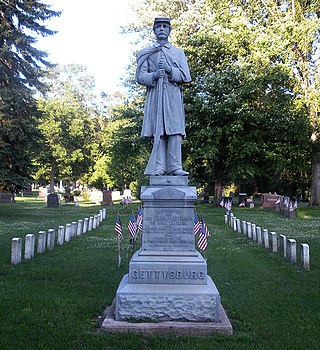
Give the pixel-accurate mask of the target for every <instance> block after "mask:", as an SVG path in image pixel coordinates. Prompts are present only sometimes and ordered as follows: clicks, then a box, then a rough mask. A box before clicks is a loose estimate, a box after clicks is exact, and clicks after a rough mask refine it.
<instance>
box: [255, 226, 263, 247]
mask: <svg viewBox="0 0 320 350" xmlns="http://www.w3.org/2000/svg"><path fill="white" fill-rule="evenodd" d="M256 231H257V243H258V245H262V233H261V227H259V226H258V227H257V229H256Z"/></svg>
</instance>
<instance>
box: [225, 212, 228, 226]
mask: <svg viewBox="0 0 320 350" xmlns="http://www.w3.org/2000/svg"><path fill="white" fill-rule="evenodd" d="M224 223H225V224H228V215H227V214H225V215H224Z"/></svg>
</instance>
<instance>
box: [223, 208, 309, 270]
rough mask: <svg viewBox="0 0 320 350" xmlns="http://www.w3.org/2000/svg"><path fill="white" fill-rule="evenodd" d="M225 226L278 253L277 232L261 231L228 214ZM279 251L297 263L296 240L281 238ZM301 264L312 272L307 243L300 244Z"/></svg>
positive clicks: (282, 236)
mask: <svg viewBox="0 0 320 350" xmlns="http://www.w3.org/2000/svg"><path fill="white" fill-rule="evenodd" d="M224 220H225V224H229V225H230V227H231V228H232V229H233V230H234V231H235V232H237V233H239V234H243V235H245V236H247V237H248V238H249V239H252V240H253V241H255V242H257V243H258V245H261V246H263V247H264V248H266V249H271V252H272V253H277V252H278V236H277V234H276V232H270V233H269V232H268V230H267V229H261V227H258V226H256V224H253V223H251V222H247V221H240V219H237V218H236V217H235V216H234V215H233V213H227V214H226V215H225V216H224ZM279 239H280V242H279V250H280V254H281V256H283V257H286V258H287V259H288V261H289V262H291V263H296V262H297V242H296V240H295V239H291V238H289V239H287V237H286V236H285V235H280V236H279ZM300 264H301V267H302V268H303V269H304V270H307V271H309V270H310V252H309V245H308V244H306V243H301V244H300Z"/></svg>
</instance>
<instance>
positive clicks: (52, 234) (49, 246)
mask: <svg viewBox="0 0 320 350" xmlns="http://www.w3.org/2000/svg"><path fill="white" fill-rule="evenodd" d="M54 239H55V231H54V229H53V228H51V229H49V230H48V239H47V249H48V250H52V249H54Z"/></svg>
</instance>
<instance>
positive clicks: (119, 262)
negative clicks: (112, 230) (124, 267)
mask: <svg viewBox="0 0 320 350" xmlns="http://www.w3.org/2000/svg"><path fill="white" fill-rule="evenodd" d="M117 236H118V267H120V264H121V251H120V237H119V235H118V234H117Z"/></svg>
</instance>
